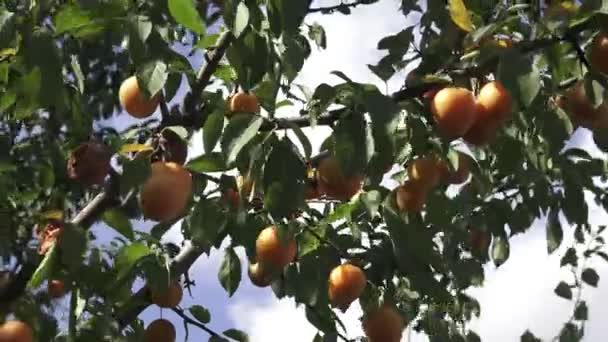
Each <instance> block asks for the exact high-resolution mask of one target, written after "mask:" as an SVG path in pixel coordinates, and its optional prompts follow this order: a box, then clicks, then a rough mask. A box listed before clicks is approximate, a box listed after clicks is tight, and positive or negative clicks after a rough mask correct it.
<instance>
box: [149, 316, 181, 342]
mask: <svg viewBox="0 0 608 342" xmlns="http://www.w3.org/2000/svg"><path fill="white" fill-rule="evenodd" d="M176 336H177V335H176V331H175V327H174V326H173V323H171V322H169V321H168V320H166V319H163V318H160V319H157V320H155V321H153V322H151V323H150V324H149V325H148V327H146V330H145V331H144V342H175V339H176Z"/></svg>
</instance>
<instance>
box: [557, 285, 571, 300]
mask: <svg viewBox="0 0 608 342" xmlns="http://www.w3.org/2000/svg"><path fill="white" fill-rule="evenodd" d="M553 291H554V292H555V294H556V295H558V296H560V297H562V298H564V299H568V300H570V299H572V289H571V288H570V286H569V285H568V284H566V282H564V281H561V282H560V283H559V284H557V287H556V288H555V290H553Z"/></svg>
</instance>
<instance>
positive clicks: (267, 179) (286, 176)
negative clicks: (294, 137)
mask: <svg viewBox="0 0 608 342" xmlns="http://www.w3.org/2000/svg"><path fill="white" fill-rule="evenodd" d="M305 177H306V167H305V165H304V161H303V160H302V159H301V158H300V157H299V155H298V154H297V153H296V151H295V146H293V144H292V143H291V141H289V139H284V140H281V141H279V142H277V143H276V144H275V145H274V146H273V148H272V150H271V151H270V154H269V155H268V159H267V161H266V164H265V166H264V182H263V184H264V205H265V206H266V208H267V209H268V211H269V212H270V214H271V215H273V216H274V217H275V218H280V217H286V216H289V215H291V214H292V213H293V212H294V211H295V210H296V209H297V208H298V207H299V206H300V204H302V203H303V201H304V179H305Z"/></svg>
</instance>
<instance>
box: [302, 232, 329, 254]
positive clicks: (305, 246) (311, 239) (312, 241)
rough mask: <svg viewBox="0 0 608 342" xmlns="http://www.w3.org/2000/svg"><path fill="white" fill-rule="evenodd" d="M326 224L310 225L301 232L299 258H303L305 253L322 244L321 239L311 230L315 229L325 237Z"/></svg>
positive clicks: (317, 233) (319, 234) (314, 249)
mask: <svg viewBox="0 0 608 342" xmlns="http://www.w3.org/2000/svg"><path fill="white" fill-rule="evenodd" d="M326 227H327V226H326V225H319V226H314V227H308V229H306V230H304V231H303V232H302V233H301V234H299V235H298V258H299V259H302V257H304V256H305V255H307V254H309V253H312V252H314V251H316V250H317V249H318V248H319V247H321V246H322V244H321V241H319V238H317V237H316V236H315V235H314V234H313V233H311V232H310V231H309V230H311V231H313V232H314V233H315V234H316V235H318V236H320V237H325V228H326Z"/></svg>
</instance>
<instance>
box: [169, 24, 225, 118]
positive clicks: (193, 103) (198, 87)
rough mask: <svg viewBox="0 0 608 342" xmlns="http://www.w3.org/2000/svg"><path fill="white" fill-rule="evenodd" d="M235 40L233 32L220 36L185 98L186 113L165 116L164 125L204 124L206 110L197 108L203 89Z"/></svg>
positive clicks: (208, 52)
mask: <svg viewBox="0 0 608 342" xmlns="http://www.w3.org/2000/svg"><path fill="white" fill-rule="evenodd" d="M233 40H234V36H233V35H232V33H231V32H230V31H226V32H224V33H222V35H221V36H220V37H219V38H218V40H217V43H216V45H215V46H214V47H212V48H210V49H209V50H208V51H207V52H206V53H205V60H206V61H207V63H206V64H204V65H203V66H202V67H201V68H200V69H199V71H198V73H197V76H196V82H194V83H193V84H192V85H191V90H190V93H188V94H187V95H186V97H185V98H184V102H183V110H184V114H183V115H182V116H168V117H163V122H162V125H163V126H186V127H200V126H202V124H203V122H204V117H202V115H203V113H204V111H202V110H199V109H197V105H198V104H199V103H200V102H201V101H200V100H201V95H202V91H203V89H205V87H206V86H208V85H209V82H210V81H211V76H212V75H213V73H214V72H215V70H216V69H217V67H218V65H219V63H220V61H221V60H222V58H223V57H224V54H225V53H226V50H227V49H228V46H230V44H231V43H232V41H233Z"/></svg>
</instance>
